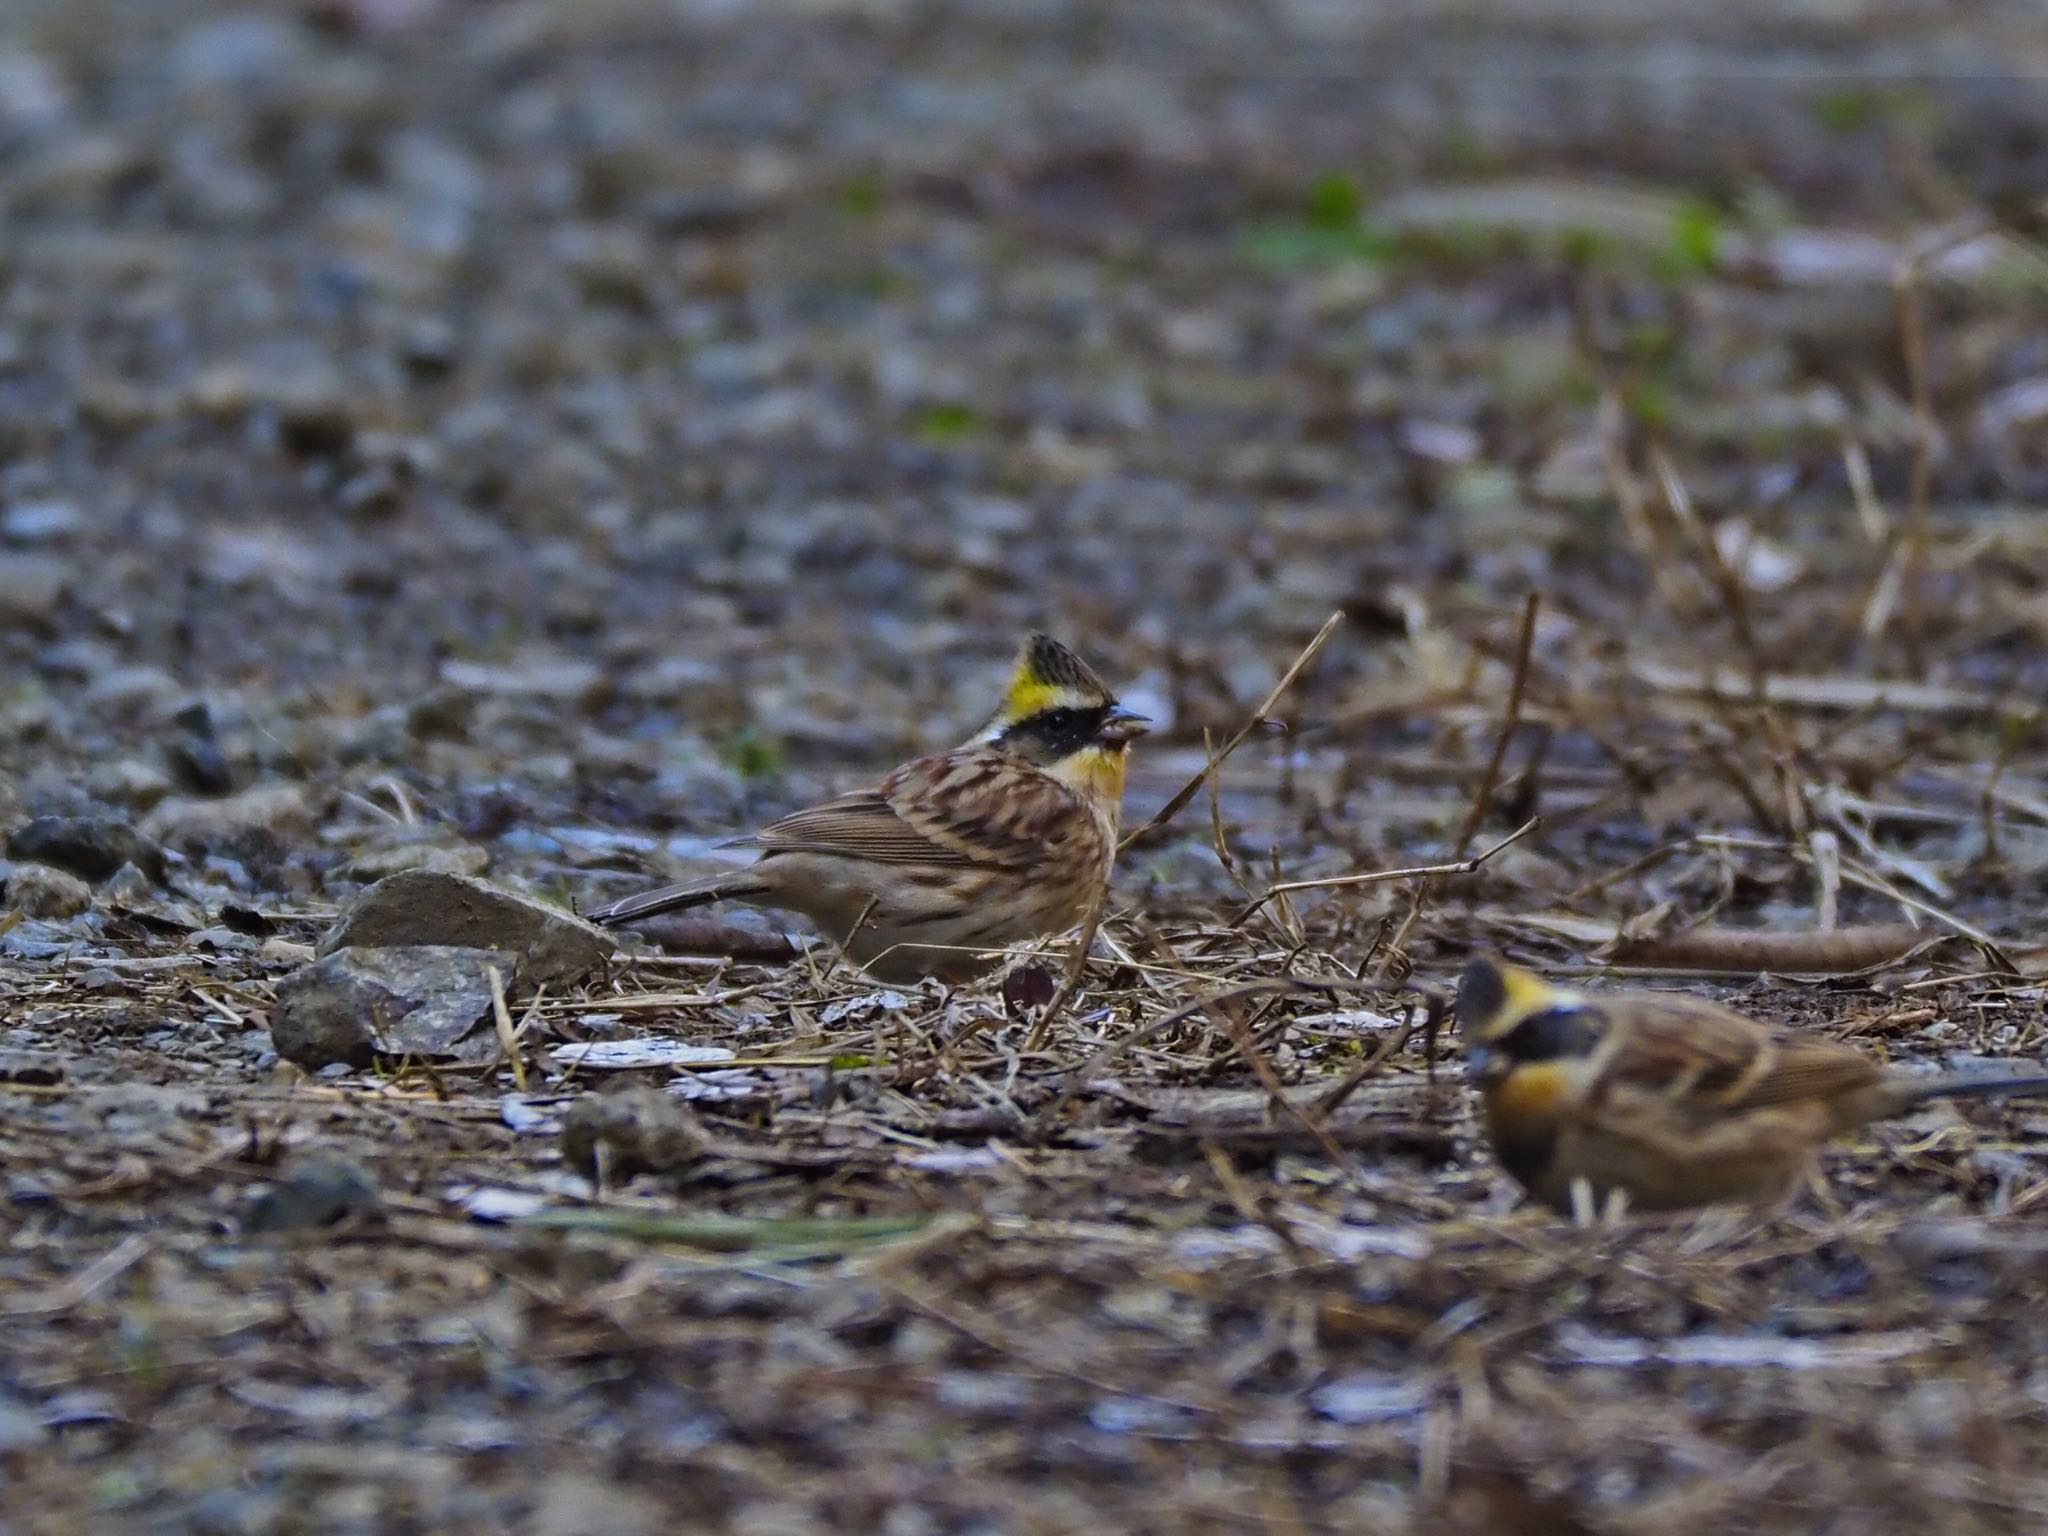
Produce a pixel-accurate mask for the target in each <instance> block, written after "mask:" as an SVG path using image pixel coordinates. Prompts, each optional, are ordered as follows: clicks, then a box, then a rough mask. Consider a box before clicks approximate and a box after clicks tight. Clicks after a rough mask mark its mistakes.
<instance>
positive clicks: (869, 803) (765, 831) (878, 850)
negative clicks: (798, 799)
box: [747, 789, 971, 865]
mask: <svg viewBox="0 0 2048 1536" xmlns="http://www.w3.org/2000/svg"><path fill="white" fill-rule="evenodd" d="M747 841H748V842H750V843H752V844H753V845H754V846H755V847H757V848H759V849H761V850H762V851H763V852H766V853H776V852H791V851H797V852H804V853H837V854H843V855H845V856H846V857H847V858H850V859H870V860H873V861H874V862H875V863H877V864H959V865H965V864H967V863H969V862H971V861H970V860H968V859H967V858H966V857H965V856H964V855H962V854H960V853H959V852H957V851H956V850H954V849H950V848H947V847H944V846H942V845H940V844H938V843H935V842H933V841H932V839H931V838H929V837H927V836H926V835H925V834H924V833H923V832H921V831H919V830H918V829H917V828H916V827H915V826H914V825H912V824H911V823H910V822H908V821H906V820H904V818H903V817H902V816H901V815H899V814H898V813H897V811H896V808H895V807H894V806H893V805H891V804H890V803H889V801H888V800H887V799H885V798H884V797H883V794H882V791H881V790H880V789H858V790H854V791H853V792H852V793H850V794H845V795H841V796H839V797H838V798H837V799H834V800H827V801H824V802H823V803H822V804H819V805H813V806H807V807H805V808H804V809H803V810H800V811H792V812H791V813H790V814H789V815H787V816H785V817H783V818H782V819H781V820H780V821H771V822H770V823H769V824H768V825H767V826H765V827H763V828H761V830H760V831H758V832H756V833H755V834H754V835H753V836H752V837H750V838H748V839H747Z"/></svg>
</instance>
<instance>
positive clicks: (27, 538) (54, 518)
mask: <svg viewBox="0 0 2048 1536" xmlns="http://www.w3.org/2000/svg"><path fill="white" fill-rule="evenodd" d="M85 527H86V520H85V514H84V513H82V512H80V511H79V510H78V506H77V504H76V503H75V502H69V501H18V502H16V503H15V504H14V505H13V506H11V507H9V508H8V509H7V510H6V512H5V513H0V535H4V536H6V537H7V538H10V539H12V540H13V541H14V542H15V543H17V544H49V543H55V542H58V541H61V540H64V539H68V538H70V537H71V536H72V535H73V534H75V533H82V532H84V530H85Z"/></svg>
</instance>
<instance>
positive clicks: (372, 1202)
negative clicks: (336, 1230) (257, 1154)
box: [242, 1157, 382, 1232]
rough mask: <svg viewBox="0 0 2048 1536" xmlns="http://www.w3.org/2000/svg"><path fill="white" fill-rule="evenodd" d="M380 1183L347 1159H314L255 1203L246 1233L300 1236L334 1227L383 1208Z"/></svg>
mask: <svg viewBox="0 0 2048 1536" xmlns="http://www.w3.org/2000/svg"><path fill="white" fill-rule="evenodd" d="M381 1205H382V1202H381V1201H380V1200H379V1198H378V1195H377V1181H376V1180H375V1179H373V1178H372V1177H370V1175H369V1173H368V1172H366V1171H365V1170H364V1168H363V1167H362V1165H361V1164H359V1163H353V1162H350V1161H349V1160H348V1159H347V1158H344V1157H311V1158H308V1159H306V1161H304V1162H302V1163H300V1164H298V1165H297V1166H296V1167H294V1168H293V1169H292V1170H291V1171H290V1172H289V1173H287V1174H286V1175H285V1176H284V1177H283V1178H282V1179H280V1180H278V1181H277V1183H275V1184H273V1185H271V1186H270V1187H269V1188H268V1189H266V1190H264V1191H263V1192H262V1193H261V1194H259V1195H258V1196H257V1197H256V1198H255V1199H254V1200H251V1201H250V1202H249V1208H248V1209H247V1210H246V1211H245V1212H243V1214H242V1230H243V1231H244V1232H300V1231H304V1230H306V1229H307V1228H309V1227H331V1226H333V1225H334V1224H335V1223H336V1222H338V1221H340V1220H342V1219H343V1218H344V1217H348V1216H373V1215H375V1214H377V1212H378V1210H379V1209H380V1208H381Z"/></svg>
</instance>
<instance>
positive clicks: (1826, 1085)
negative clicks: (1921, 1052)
mask: <svg viewBox="0 0 2048 1536" xmlns="http://www.w3.org/2000/svg"><path fill="white" fill-rule="evenodd" d="M1776 1043H1777V1048H1778V1054H1777V1059H1776V1060H1774V1061H1773V1062H1772V1063H1771V1066H1770V1070H1769V1071H1768V1072H1766V1073H1765V1074H1764V1075H1763V1076H1762V1077H1761V1078H1760V1079H1759V1080H1758V1081H1757V1082H1756V1084H1755V1085H1754V1086H1753V1087H1751V1088H1750V1089H1749V1090H1748V1091H1747V1092H1746V1093H1744V1094H1743V1095H1742V1098H1741V1101H1740V1107H1741V1108H1743V1109H1761V1108H1763V1107H1764V1106H1766V1105H1770V1104H1792V1103H1796V1102H1798V1101H1800V1100H1806V1099H1833V1098H1839V1097H1841V1096H1842V1095H1843V1094H1847V1093H1852V1092H1854V1091H1856V1090H1857V1089H1860V1088H1867V1087H1869V1086H1870V1085H1871V1084H1872V1083H1876V1082H1879V1081H1881V1080H1882V1079H1883V1077H1884V1075H1885V1071H1884V1068H1883V1067H1881V1066H1879V1065H1878V1064H1877V1063H1876V1062H1874V1061H1872V1060H1871V1059H1870V1058H1869V1057H1868V1056H1865V1055H1864V1054H1863V1053H1862V1052H1861V1051H1858V1050H1855V1049H1853V1048H1851V1047H1849V1046H1846V1045H1843V1044H1842V1043H1841V1042H1840V1041H1836V1040H1823V1039H1819V1038H1816V1037H1802V1036H1798V1035H1779V1036H1778V1037H1777V1042H1776Z"/></svg>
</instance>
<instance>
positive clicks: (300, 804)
mask: <svg viewBox="0 0 2048 1536" xmlns="http://www.w3.org/2000/svg"><path fill="white" fill-rule="evenodd" d="M143 829H144V830H145V831H147V832H148V833H149V834H150V835H151V836H153V837H156V838H158V839H159V840H161V841H162V842H164V843H167V844H170V845H171V846H173V847H178V848H190V849H197V850H200V851H202V852H209V851H214V850H218V849H234V848H240V847H245V846H247V844H248V843H249V841H250V840H251V839H253V838H261V837H264V836H271V837H275V838H277V839H278V840H279V841H281V842H287V843H290V842H298V841H300V840H302V839H304V838H306V837H309V836H310V835H311V834H312V831H313V805H312V800H311V798H310V797H309V796H308V795H307V793H306V791H305V790H304V789H303V788H302V787H301V786H299V785H297V784H257V785H254V786H252V787H251V788H248V789H245V790H243V791H242V792H241V793H240V794H238V795H229V796H227V797H226V798H224V799H219V800H197V799H172V800H166V801H164V802H163V803H162V804H161V805H159V806H158V807H157V808H156V809H155V810H153V811H151V812H150V813H149V817H148V819H147V820H146V821H145V822H144V823H143Z"/></svg>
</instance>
